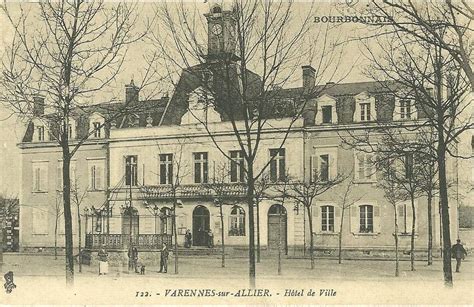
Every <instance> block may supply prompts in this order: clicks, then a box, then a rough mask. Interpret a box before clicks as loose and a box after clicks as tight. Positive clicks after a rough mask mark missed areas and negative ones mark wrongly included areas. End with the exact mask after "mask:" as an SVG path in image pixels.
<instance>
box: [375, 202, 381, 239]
mask: <svg viewBox="0 0 474 307" xmlns="http://www.w3.org/2000/svg"><path fill="white" fill-rule="evenodd" d="M373 208H374V220H373V222H374V233H380V232H381V229H380V226H381V221H380V220H381V216H380V206H377V205H374V206H373Z"/></svg>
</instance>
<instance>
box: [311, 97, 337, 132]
mask: <svg viewBox="0 0 474 307" xmlns="http://www.w3.org/2000/svg"><path fill="white" fill-rule="evenodd" d="M315 123H316V124H318V125H319V124H336V123H337V113H336V99H335V98H334V97H331V96H329V95H323V96H321V97H319V98H318V99H317V110H316V117H315Z"/></svg>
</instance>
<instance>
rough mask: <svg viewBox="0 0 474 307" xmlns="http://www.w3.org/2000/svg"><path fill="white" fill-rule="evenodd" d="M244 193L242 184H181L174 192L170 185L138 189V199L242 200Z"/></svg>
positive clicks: (244, 189) (244, 188) (244, 187)
mask: <svg viewBox="0 0 474 307" xmlns="http://www.w3.org/2000/svg"><path fill="white" fill-rule="evenodd" d="M246 191H247V188H246V185H245V184H244V183H219V184H215V183H209V184H183V185H180V186H178V187H176V188H175V191H173V187H172V186H170V185H153V186H151V185H148V186H142V187H140V194H141V197H140V198H141V199H143V200H156V199H172V198H173V197H176V198H180V199H182V198H188V199H190V198H201V199H206V198H207V199H214V198H219V197H234V198H236V197H237V198H242V197H245V195H246ZM173 194H175V195H173Z"/></svg>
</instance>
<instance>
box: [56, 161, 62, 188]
mask: <svg viewBox="0 0 474 307" xmlns="http://www.w3.org/2000/svg"><path fill="white" fill-rule="evenodd" d="M56 179H57V180H56V188H57V189H58V191H61V190H62V189H63V166H62V163H59V164H58V168H57V169H56Z"/></svg>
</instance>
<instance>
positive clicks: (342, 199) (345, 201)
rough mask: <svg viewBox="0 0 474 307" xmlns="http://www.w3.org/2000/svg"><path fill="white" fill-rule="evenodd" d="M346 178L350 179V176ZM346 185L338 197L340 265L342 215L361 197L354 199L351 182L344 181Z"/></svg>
mask: <svg viewBox="0 0 474 307" xmlns="http://www.w3.org/2000/svg"><path fill="white" fill-rule="evenodd" d="M348 178H352V176H351V175H349V176H348ZM346 181H347V183H346V186H345V189H344V192H343V193H342V194H340V195H339V196H338V198H339V199H338V205H339V208H340V209H341V220H340V224H339V242H338V245H339V246H338V250H339V251H338V263H339V264H341V263H342V237H343V231H344V214H345V212H346V210H347V209H350V208H351V207H352V205H354V204H355V203H356V202H357V201H359V200H360V199H361V197H355V196H354V195H353V194H352V187H353V185H354V182H353V180H352V179H351V180H348V179H346Z"/></svg>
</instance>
